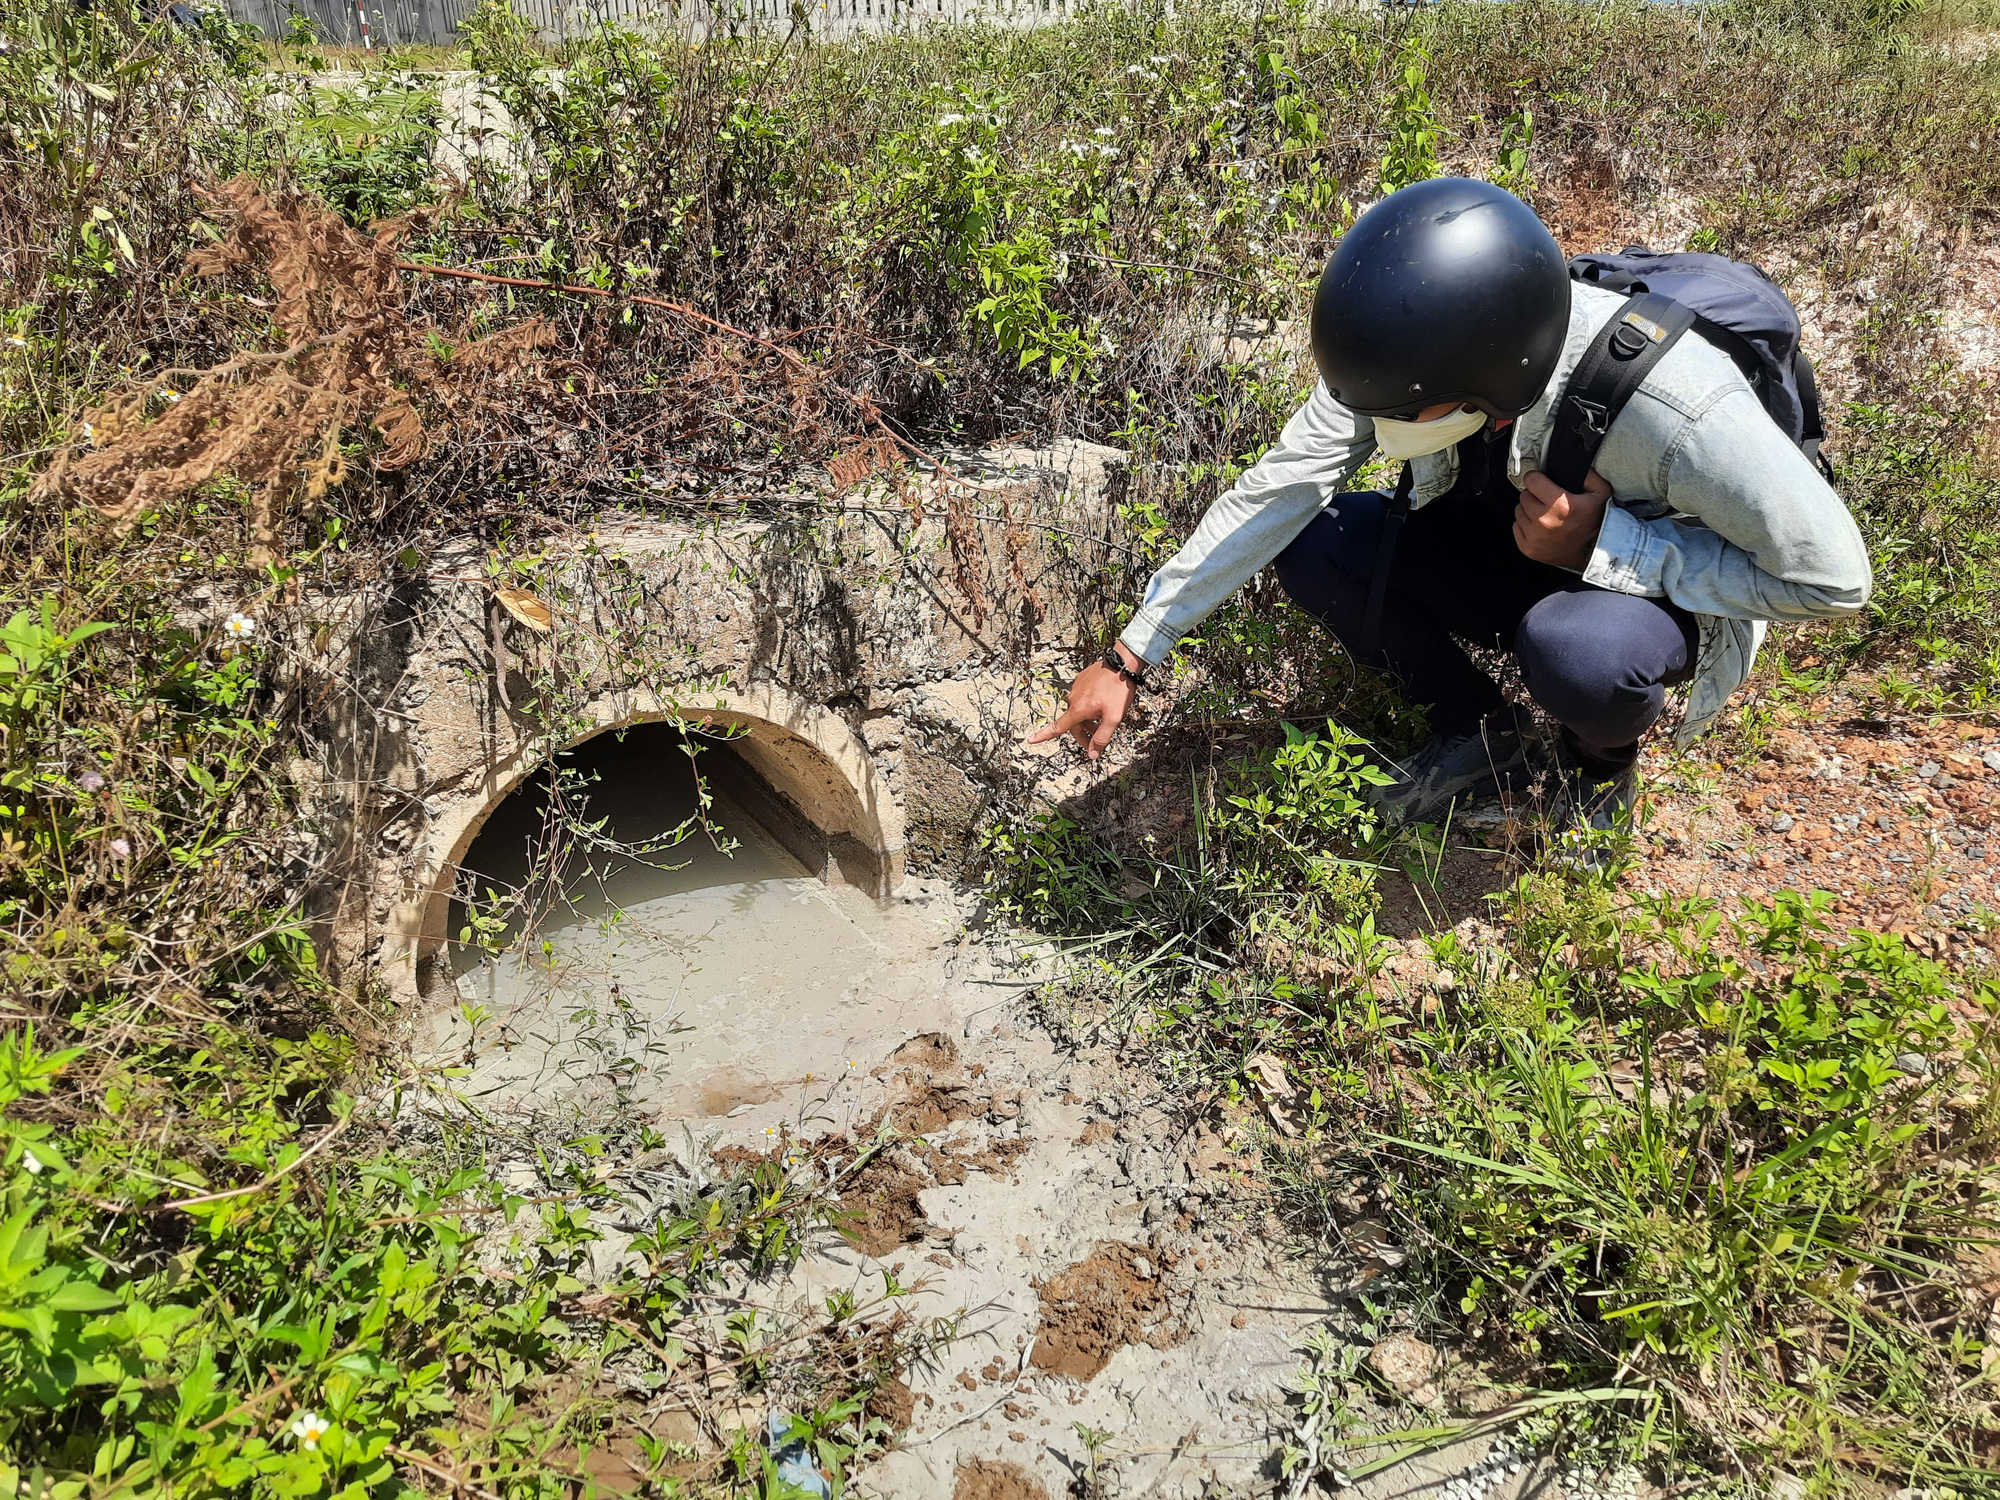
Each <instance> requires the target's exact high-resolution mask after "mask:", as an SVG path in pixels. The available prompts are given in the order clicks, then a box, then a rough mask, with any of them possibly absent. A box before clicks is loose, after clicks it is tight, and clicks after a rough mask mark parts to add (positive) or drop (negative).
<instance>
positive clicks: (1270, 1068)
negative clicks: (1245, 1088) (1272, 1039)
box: [1243, 1052, 1292, 1099]
mask: <svg viewBox="0 0 2000 1500" xmlns="http://www.w3.org/2000/svg"><path fill="white" fill-rule="evenodd" d="M1243 1067H1244V1071H1245V1072H1247V1073H1249V1075H1250V1081H1251V1082H1252V1083H1254V1084H1256V1085H1257V1089H1258V1091H1259V1092H1260V1093H1262V1094H1265V1095H1267V1096H1268V1097H1270V1098H1273V1099H1289V1098H1291V1097H1292V1085H1291V1082H1290V1080H1288V1079H1287V1078H1286V1077H1285V1065H1284V1064H1283V1063H1281V1062H1279V1061H1278V1059H1277V1058H1275V1057H1273V1056H1271V1054H1270V1053H1268V1052H1259V1053H1258V1054H1257V1055H1256V1056H1255V1057H1253V1058H1251V1059H1250V1061H1249V1062H1247V1063H1245V1064H1244V1065H1243Z"/></svg>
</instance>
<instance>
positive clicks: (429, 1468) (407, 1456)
mask: <svg viewBox="0 0 2000 1500" xmlns="http://www.w3.org/2000/svg"><path fill="white" fill-rule="evenodd" d="M383 1451H384V1452H385V1453H387V1454H388V1455H389V1456H390V1457H391V1458H393V1459H395V1460H396V1461H397V1462H398V1463H405V1464H408V1465H410V1466H411V1467H412V1468H416V1469H422V1470H423V1471H424V1472H425V1473H426V1474H428V1475H430V1476H431V1478H433V1479H442V1480H443V1481H444V1482H445V1483H446V1484H448V1485H450V1486H451V1487H452V1488H453V1489H455V1490H459V1491H462V1492H463V1493H465V1494H468V1495H476V1496H478V1497H479V1500H500V1497H499V1496H498V1495H496V1494H494V1493H493V1491H491V1490H482V1489H481V1488H480V1487H479V1486H478V1485H476V1484H474V1483H473V1482H472V1481H471V1480H469V1479H463V1478H460V1477H459V1476H458V1475H457V1474H455V1473H453V1472H452V1471H451V1470H450V1469H443V1468H439V1467H438V1466H437V1464H435V1463H433V1462H432V1461H431V1460H429V1459H427V1458H424V1457H422V1456H421V1455H419V1454H415V1453H412V1452H411V1451H410V1450H409V1449H408V1448H399V1447H397V1446H396V1445H395V1444H394V1443H391V1444H389V1446H388V1447H387V1448H385V1449H384V1450H383Z"/></svg>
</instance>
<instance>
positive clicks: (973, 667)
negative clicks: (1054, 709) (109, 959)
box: [301, 442, 1133, 995]
mask: <svg viewBox="0 0 2000 1500" xmlns="http://www.w3.org/2000/svg"><path fill="white" fill-rule="evenodd" d="M956 467H957V469H958V472H959V473H960V475H961V476H962V479H961V481H960V482H959V484H958V491H957V492H958V495H959V503H960V505H961V507H963V508H964V509H965V510H966V512H967V514H966V515H965V517H964V521H965V523H966V524H965V525H962V526H961V527H960V541H961V545H960V547H959V549H958V551H957V553H956V554H955V553H954V551H953V549H952V548H951V547H950V546H949V545H948V543H947V540H946V536H945V531H944V527H943V525H942V524H941V522H940V521H939V520H937V519H928V518H927V519H924V520H922V521H921V522H919V521H917V520H916V519H914V517H913V516H912V514H911V511H910V508H909V505H908V502H907V501H906V500H904V499H901V498H899V497H897V496H895V495H894V494H891V493H887V492H884V493H877V494H872V495H871V494H867V493H865V492H856V493H854V494H850V495H849V496H846V497H844V498H842V499H839V500H815V499H810V498H809V497H805V496H799V497H795V502H794V503H792V504H787V503H785V502H782V501H781V502H779V503H777V504H774V505H773V506H771V507H770V508H769V510H768V512H767V514H766V515H765V516H763V517H760V518H758V519H755V520H750V519H744V518H731V519H730V520H728V521H726V522H720V523H717V522H704V521H703V520H701V519H700V518H699V516H696V517H691V518H688V519H682V518H680V517H678V516H673V515H667V516H662V515H661V514H659V513H658V512H657V511H648V512H629V511H613V512H606V513H604V514H602V515H601V516H600V517H599V519H598V521H597V522H596V524H595V525H594V527H592V528H590V529H589V530H588V531H584V532H578V531H571V530H564V531H562V532H561V533H559V534H552V535H550V536H548V537H544V538H532V537H531V538H520V539H517V540H516V542H515V543H514V544H513V546H512V548H511V549H510V552H509V554H508V557H509V559H510V560H512V559H519V558H521V557H523V556H530V555H532V556H535V557H537V558H539V561H538V562H537V563H536V564H535V565H533V566H531V567H526V568H521V569H515V570H513V571H511V572H507V573H504V574H503V573H499V572H498V571H497V570H498V567H499V564H500V562H501V559H500V558H499V557H498V555H497V554H496V553H495V552H494V551H492V550H491V549H489V548H486V547H482V546H478V545H475V544H473V543H471V542H469V541H468V542H466V543H464V544H462V545H459V546H457V547H446V548H441V549H439V550H438V551H437V552H435V553H434V554H433V555H432V556H431V557H429V558H428V559H426V560H425V564H424V570H423V573H422V574H421V575H420V576H413V577H410V578H407V579H403V580H398V581H394V582H385V585H384V589H383V590H382V592H381V593H379V594H377V595H374V596H371V599H369V600H346V601H339V600H329V601H325V610H326V613H327V614H328V615H329V616H335V617H338V620H339V622H340V623H339V624H338V625H337V627H336V629H335V633H341V632H344V633H345V638H346V639H347V640H348V642H349V644H350V647H351V650H352V652H353V668H352V672H351V681H352V682H353V684H354V689H355V690H354V692H353V693H352V695H351V700H352V706H351V707H350V708H348V709H346V710H343V711H337V712H332V713H330V714H329V715H328V717H327V721H326V723H325V724H324V725H323V727H322V737H323V742H324V744H325V746H326V750H325V756H324V764H323V765H321V766H319V767H318V768H317V769H316V770H315V771H313V772H312V773H311V774H313V775H314V776H315V777H316V778H317V779H318V781H319V783H320V787H319V795H318V797H317V799H316V807H317V810H318V813H317V817H316V820H315V821H316V823H317V824H318V825H319V826H320V827H321V828H322V830H323V837H324V839H325V841H326V842H327V844H328V846H329V847H330V848H331V849H333V850H334V851H336V852H335V857H334V858H333V860H332V863H333V865H334V867H335V869H336V870H338V871H339V878H338V879H337V880H336V881H334V882H332V883H330V884H329V885H328V886H327V887H326V888H325V889H324V890H323V891H322V893H321V898H320V902H319V907H318V915H319V919H320V935H321V938H322V940H323V945H324V946H325V947H326V949H327V951H328V954H329V958H330V960H331V961H332V962H334V963H335V964H336V965H341V964H345V963H351V962H352V961H353V960H355V959H359V958H363V957H366V958H369V959H372V960H374V961H375V963H376V964H377V966H378V968H379V971H380V972H381V973H382V974H383V975H384V976H385V977H386V979H387V980H388V982H389V984H390V986H391V988H392V990H394V991H396V992H398V993H400V994H404V995H415V994H416V993H418V992H420V991H422V990H423V989H424V988H425V987H426V986H427V985H428V983H429V982H430V979H431V970H432V968H433V965H434V961H435V960H436V959H437V958H438V957H439V956H440V955H441V954H442V953H443V952H444V948H445V944H446V943H447V942H448V940H449V936H450V935H449V934H448V933H447V932H446V930H445V924H446V913H447V910H448V907H449V903H450V898H451V895H452V891H453V889H454V886H455V884H456V881H457V879H458V875H459V865H460V861H461V860H463V859H464V857H465V855H466V853H467V851H468V849H469V848H470V846H471V843H472V840H473V838H474V837H475V836H476V835H477V833H478V831H479V828H480V826H481V825H482V824H483V823H484V822H485V820H486V818H487V817H488V815H489V814H490V813H491V812H492V811H493V809H494V807H495V806H496V805H497V804H498V803H499V801H500V800H501V799H502V798H504V797H505V796H507V795H508V793H510V792H511V791H513V790H514V789H515V788H516V787H517V786H519V785H520V783H521V782H522V781H523V780H525V779H526V778H527V777H528V776H529V775H531V774H532V773H533V772H534V770H535V769H536V768H537V767H538V766H539V765H541V764H542V763H543V762H544V761H545V760H546V759H547V757H548V756H549V755H551V754H552V753H554V752H555V751H558V750H561V749H564V748H567V747H568V746H571V745H574V744H577V743H579V742H581V741H583V740H586V739H588V738H590V737H591V736H593V735H595V734H599V733H603V732H605V731H607V730H611V729H615V728H618V727H621V726H624V725H628V724H633V723H638V722H643V721H647V720H658V719H675V720H678V721H680V722H683V723H687V724H690V725H695V726H709V727H713V728H715V729H718V730H728V731H730V732H732V733H733V734H734V735H735V736H737V737H736V738H734V739H732V741H731V744H732V748H733V749H734V750H735V751H736V752H737V757H736V758H737V760H738V761H739V762H740V764H741V766H743V767H745V768H747V770H746V771H738V772H736V773H735V774H737V775H739V776H745V777H747V776H748V774H749V773H750V772H754V773H755V777H756V779H757V784H756V785H754V786H750V785H746V786H742V787H734V786H731V787H720V788H718V789H719V790H721V791H723V792H725V793H727V794H729V795H730V796H731V798H732V800H735V801H737V802H739V803H743V802H746V801H747V802H750V803H752V804H753V805H754V807H755V810H756V811H757V813H758V815H759V817H760V821H762V822H763V823H764V824H765V825H766V826H767V827H768V828H769V829H770V830H771V831H772V833H773V834H775V835H776V836H777V837H778V838H779V840H780V841H781V842H782V843H784V844H785V845H786V846H787V847H788V848H790V849H791V850H792V852H793V853H794V854H796V855H798V856H799V857H800V858H801V859H802V860H804V861H805V862H806V863H807V865H808V867H809V868H812V869H815V870H818V871H819V872H820V873H821V875H822V877H823V878H825V879H827V880H829V881H838V882H842V883H846V884H851V885H855V886H859V887H861V888H863V889H866V890H868V891H869V892H871V893H872V894H876V895H886V894H888V893H889V892H890V891H891V890H893V888H894V887H895V885H896V883H897V882H898V881H899V880H900V879H901V878H902V876H903V874H904V872H905V871H906V870H917V871H922V872H925V873H938V874H947V875H949V874H955V873H958V872H959V871H960V870H961V869H963V867H964V864H965V861H966V858H967V856H968V854H969V852H970V850H971V848H972V845H973V841H974V838H975V834H976V830H977V827H978V825H979V823H980V822H981V820H982V817H983V816H984V814H985V813H986V811H987V809H988V808H989V807H990V806H991V805H992V803H993V801H994V798H995V797H996V795H998V794H999V792H1000V790H1001V788H1002V786H1003V784H1004V782H1005V781H1006V778H1007V776H1008V775H1009V771H1008V767H1009V765H1010V763H1011V762H1012V760H1013V759H1014V757H1013V754H1012V751H1013V747H1014V746H1015V745H1016V743H1017V742H1018V738H1019V736H1020V734H1021V732H1022V731H1023V730H1024V729H1025V728H1026V727H1027V726H1028V724H1029V723H1030V721H1031V719H1032V718H1033V717H1034V716H1035V714H1036V712H1037V709H1038V708H1039V709H1040V710H1042V711H1046V710H1047V709H1048V707H1049V706H1050V704H1051V703H1052V702H1053V693H1052V685H1053V684H1054V683H1055V682H1056V681H1057V680H1059V679H1066V678H1067V676H1068V675H1069V674H1070V673H1071V672H1072V671H1074V669H1075V668H1076V667H1077V666H1078V665H1081V663H1082V660H1083V657H1084V653H1085V651H1086V650H1089V651H1092V652H1094V651H1095V649H1097V648H1098V647H1099V646H1101V644H1102V639H1103V633H1104V631H1103V625H1102V622H1101V620H1100V619H1099V615H1098V612H1099V611H1100V609H1101V608H1102V605H1103V602H1104V601H1105V600H1106V599H1110V598H1120V597H1123V596H1124V594H1125V593H1126V592H1127V590H1128V589H1129V587H1130V584H1131V582H1132V572H1133V568H1132V558H1131V556H1130V553H1129V551H1128V550H1127V549H1126V548H1125V546H1124V543H1123V541H1122V538H1121V537H1120V536H1119V534H1118V533H1119V520H1118V513H1117V507H1116V499H1117V492H1118V489H1119V486H1120V485H1121V483H1122V478H1123V455H1122V454H1120V453H1118V452H1117V451H1116V450H1112V449H1107V448H1102V447H1096V446H1093V445H1090V444H1086V443H1079V442H1065V443H1060V444H1057V445H1055V446H1054V447H1051V448H1048V449H1042V450H1021V449H1010V450H987V451H986V452H984V453H982V454H981V455H978V456H977V457H976V458H972V459H964V460H961V461H960V462H958V464H957V465H956ZM925 485H926V488H927V489H928V490H929V493H928V494H922V493H920V495H919V499H920V500H921V502H922V505H923V508H924V509H925V511H926V512H927V513H928V514H929V515H931V516H935V515H936V513H937V512H938V511H939V510H940V509H941V501H942V496H941V494H940V493H939V491H938V487H937V486H936V484H935V483H934V482H931V481H926V482H925ZM797 502H804V503H797ZM1008 515H1011V516H1012V517H1013V520H1012V522H1011V523H1009V522H1008V521H1006V520H1004V519H1002V518H1004V517H1006V516H1008ZM968 526H969V528H970V529H969V530H968V529H967V527H968ZM968 553H969V554H970V555H968ZM489 579H491V580H492V581H491V582H489V581H487V580H489ZM503 582H504V583H505V584H506V586H509V587H511V586H515V585H518V586H521V587H524V588H527V589H529V590H530V591H531V592H532V593H533V595H534V597H535V598H536V599H539V600H541V601H542V602H543V603H545V604H546V605H547V606H548V608H549V609H550V610H551V612H552V613H553V615H554V625H553V628H552V629H551V630H549V631H547V632H546V633H542V632H537V631H535V630H534V629H532V628H530V627H529V626H528V625H526V624H524V623H522V622H521V621H520V620H518V619H516V618H515V617H514V616H513V615H511V614H509V613H507V612H506V610H505V608H504V604H503V601H502V599H501V598H500V596H499V594H498V593H497V587H496V586H497V585H499V584H501V583H503ZM1037 681H1040V682H1041V683H1042V684H1043V688H1042V693H1041V701H1040V702H1039V704H1037V703H1036V702H1034V701H1033V699H1034V695H1035V693H1036V691H1037V689H1036V683H1037ZM301 774H306V772H305V771H304V769H303V768H302V770H301Z"/></svg>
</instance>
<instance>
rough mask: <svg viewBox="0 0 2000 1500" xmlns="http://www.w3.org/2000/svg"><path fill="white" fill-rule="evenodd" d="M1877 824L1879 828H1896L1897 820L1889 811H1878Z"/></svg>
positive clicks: (1876, 815)
mask: <svg viewBox="0 0 2000 1500" xmlns="http://www.w3.org/2000/svg"><path fill="white" fill-rule="evenodd" d="M1875 826H1876V827H1877V828H1894V827H1895V826H1896V820H1895V819H1894V818H1892V817H1890V816H1889V815H1888V814H1887V813H1877V814H1875Z"/></svg>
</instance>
